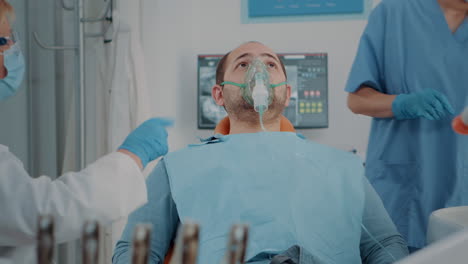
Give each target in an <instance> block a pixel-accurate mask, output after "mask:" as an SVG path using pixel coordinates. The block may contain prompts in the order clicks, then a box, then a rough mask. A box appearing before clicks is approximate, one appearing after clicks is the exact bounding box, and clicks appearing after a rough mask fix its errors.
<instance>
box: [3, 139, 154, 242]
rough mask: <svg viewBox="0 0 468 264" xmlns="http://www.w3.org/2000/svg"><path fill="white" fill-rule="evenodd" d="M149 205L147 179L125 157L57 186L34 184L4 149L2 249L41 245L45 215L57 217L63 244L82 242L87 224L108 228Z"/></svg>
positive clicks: (39, 180) (119, 155) (103, 160)
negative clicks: (39, 233) (39, 235)
mask: <svg viewBox="0 0 468 264" xmlns="http://www.w3.org/2000/svg"><path fill="white" fill-rule="evenodd" d="M0 147H1V146H0ZM146 202H147V193H146V185H145V179H144V176H143V174H142V172H141V170H140V168H139V167H138V166H137V164H136V163H135V161H133V160H132V159H131V158H130V157H129V156H127V155H125V154H122V153H118V152H117V153H112V154H109V155H107V156H105V157H103V158H101V159H99V160H97V161H96V162H95V163H93V164H91V165H89V166H88V167H87V168H86V169H84V170H82V171H81V172H70V173H66V174H64V175H63V176H61V177H59V178H58V179H56V180H54V181H52V180H51V179H50V178H49V177H47V176H41V177H39V178H35V179H34V178H31V177H30V176H29V175H28V173H27V172H26V171H25V169H24V167H23V164H22V163H21V162H20V161H19V160H18V159H17V158H16V157H15V156H14V155H13V154H12V153H10V152H9V151H8V149H5V148H3V149H2V148H0V246H20V245H26V244H30V243H35V236H36V226H37V218H38V215H40V214H50V215H52V216H53V217H54V219H55V237H56V242H57V243H61V242H64V241H69V240H74V239H77V238H79V237H80V235H81V229H82V226H83V223H84V222H85V221H86V220H90V219H95V220H98V221H100V222H101V223H102V224H108V223H110V222H112V221H114V220H118V219H119V218H121V217H123V216H126V215H128V214H129V213H131V212H132V211H133V210H134V209H136V208H138V207H139V206H141V205H143V204H144V203H146Z"/></svg>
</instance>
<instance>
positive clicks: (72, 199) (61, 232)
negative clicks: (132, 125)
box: [0, 0, 171, 263]
mask: <svg viewBox="0 0 468 264" xmlns="http://www.w3.org/2000/svg"><path fill="white" fill-rule="evenodd" d="M13 15H14V14H13V8H12V7H11V5H10V4H9V3H8V2H7V1H6V0H0V101H3V100H5V99H7V98H8V97H10V96H12V95H13V94H15V93H16V91H17V90H18V88H19V87H20V84H21V82H22V79H23V75H24V68H25V62H24V58H23V55H22V53H21V49H20V48H19V46H18V43H15V40H14V38H13V37H12V34H11V28H10V21H11V18H12V16H13ZM169 125H171V122H170V121H168V120H165V119H156V118H155V119H150V120H148V121H146V122H144V123H143V124H142V125H141V126H139V127H138V128H137V129H135V130H134V131H133V132H132V133H130V135H129V136H128V137H127V138H126V140H125V141H124V143H123V144H122V146H120V148H119V150H118V151H117V152H115V153H111V154H109V155H107V156H104V157H102V158H101V159H99V160H97V161H96V162H95V163H93V164H91V165H89V166H88V167H87V168H85V169H84V170H82V171H80V172H70V173H66V174H65V175H62V176H61V177H59V178H58V179H56V180H54V181H53V180H51V179H50V178H49V177H47V176H41V177H39V178H31V177H30V176H29V175H28V173H27V172H26V170H25V169H24V167H23V164H22V163H21V162H20V161H19V159H17V158H16V157H15V156H14V155H13V154H12V153H11V152H9V150H8V147H6V146H4V145H0V263H1V261H2V260H1V258H11V259H13V261H16V260H15V259H17V257H18V255H20V254H19V253H18V252H20V251H21V250H20V249H21V247H23V246H26V247H33V246H34V244H35V242H36V231H37V220H38V216H39V215H40V214H49V215H52V216H53V218H54V220H55V238H56V242H57V243H61V242H66V241H71V240H75V239H77V238H79V237H80V235H81V229H82V226H83V223H84V222H85V221H86V220H89V219H96V220H98V221H100V222H101V223H102V224H109V223H111V222H113V221H115V220H118V219H120V218H121V217H123V216H126V215H128V214H129V213H130V212H132V211H133V210H135V209H136V208H138V207H139V206H141V205H143V204H144V203H146V202H147V196H146V185H145V179H144V176H143V174H142V169H143V168H144V167H145V166H146V164H147V163H148V162H150V161H152V160H154V159H156V158H158V157H160V156H162V155H164V154H166V153H167V150H168V147H167V132H166V127H167V126H169ZM0 129H1V128H0ZM15 263H16V262H15Z"/></svg>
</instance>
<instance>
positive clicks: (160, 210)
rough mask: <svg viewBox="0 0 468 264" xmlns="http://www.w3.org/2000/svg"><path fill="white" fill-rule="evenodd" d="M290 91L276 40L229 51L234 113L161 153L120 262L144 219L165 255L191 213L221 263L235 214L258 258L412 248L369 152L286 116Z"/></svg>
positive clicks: (222, 73)
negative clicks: (376, 180) (368, 165)
mask: <svg viewBox="0 0 468 264" xmlns="http://www.w3.org/2000/svg"><path fill="white" fill-rule="evenodd" d="M290 94H291V87H290V86H289V85H288V84H287V81H286V71H285V69H284V65H283V64H282V62H281V61H280V59H279V58H278V56H277V55H276V53H274V52H273V51H272V50H271V49H270V48H268V47H267V46H265V45H263V44H261V43H258V42H248V43H245V44H243V45H241V46H239V47H238V48H236V49H234V50H233V51H231V52H229V53H228V54H226V55H225V56H224V57H223V59H222V60H221V61H220V63H219V65H218V68H217V74H216V85H214V87H213V88H212V96H213V98H214V100H215V101H216V103H217V104H218V105H221V106H223V107H224V108H225V109H226V111H227V113H228V118H227V119H225V120H223V121H222V122H221V123H220V125H219V126H218V127H217V130H216V132H217V134H216V135H215V136H213V137H211V138H209V139H207V140H205V141H202V142H201V143H200V144H198V145H190V146H188V147H186V148H184V149H182V150H179V151H176V152H172V153H169V154H167V155H166V156H165V157H164V158H163V159H162V160H161V161H160V162H159V164H158V166H157V167H156V168H155V170H154V171H153V173H152V174H151V175H150V176H149V177H148V179H147V186H148V201H149V202H148V203H147V204H146V205H145V206H143V207H142V208H140V209H138V210H136V211H135V212H133V213H132V214H131V215H130V217H129V221H128V223H127V226H126V228H125V230H124V233H123V235H122V238H121V240H120V241H119V242H118V243H117V245H116V248H115V253H114V257H113V263H129V261H130V258H131V240H132V231H133V229H134V227H135V225H136V224H138V223H141V222H147V223H151V224H152V225H153V230H152V232H153V234H152V241H151V253H150V262H151V263H163V261H164V259H165V257H166V254H167V252H168V249H169V247H170V244H171V241H173V239H174V237H175V235H176V230H177V227H178V226H179V225H180V224H181V223H184V221H185V220H187V219H192V220H195V221H197V222H198V223H199V224H200V228H201V229H200V250H199V256H198V263H202V264H209V263H220V261H221V260H222V258H223V256H224V253H225V250H226V245H227V239H228V236H229V230H230V227H231V225H232V224H235V223H246V224H248V225H249V227H250V228H249V230H250V234H249V241H248V249H247V254H246V261H247V262H248V263H258V264H268V263H282V262H278V261H276V262H272V261H274V260H275V258H276V259H277V257H278V256H281V255H283V254H285V252H286V251H287V250H288V249H289V248H291V247H293V246H297V247H299V248H300V256H298V259H299V261H298V262H297V263H304V264H306V263H307V264H308V263H344V264H350V263H379V264H380V263H393V262H395V261H396V260H398V259H401V258H403V257H404V256H406V255H407V254H408V250H407V245H406V242H405V241H404V240H403V238H402V236H401V235H400V234H399V233H398V231H397V230H396V228H395V226H394V224H393V223H392V221H391V220H390V218H389V216H388V214H387V212H386V211H385V209H384V207H383V205H382V202H381V200H380V198H379V197H378V196H377V194H376V193H375V191H374V189H373V188H372V187H371V185H370V184H369V183H368V181H367V179H366V177H365V175H364V169H363V166H362V162H361V161H360V160H359V158H358V157H357V156H355V155H353V154H351V153H347V152H344V151H340V150H337V149H333V148H330V147H327V146H324V145H320V144H317V143H314V142H312V141H309V140H306V139H305V138H304V137H302V136H301V135H299V134H296V133H295V132H294V128H293V127H292V125H291V124H290V123H289V122H288V121H287V120H286V119H285V118H284V117H283V116H282V112H283V110H284V108H285V107H286V106H287V105H288V103H289V98H290ZM297 247H296V248H297ZM288 252H289V251H288ZM284 263H295V262H284Z"/></svg>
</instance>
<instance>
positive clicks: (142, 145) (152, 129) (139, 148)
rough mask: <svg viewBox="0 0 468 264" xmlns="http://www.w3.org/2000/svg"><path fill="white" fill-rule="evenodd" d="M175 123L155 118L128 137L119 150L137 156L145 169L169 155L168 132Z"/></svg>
mask: <svg viewBox="0 0 468 264" xmlns="http://www.w3.org/2000/svg"><path fill="white" fill-rule="evenodd" d="M172 124H173V121H171V120H169V119H163V118H153V119H149V120H147V121H145V122H144V123H143V124H141V125H140V126H139V127H137V128H136V129H135V130H134V131H133V132H132V133H130V135H128V136H127V138H126V139H125V141H124V143H123V144H122V146H120V148H119V149H126V150H128V151H130V152H132V153H133V154H135V155H137V156H138V157H139V158H140V160H141V163H142V165H143V168H144V167H146V165H147V164H148V162H150V161H153V160H155V159H157V158H159V157H160V156H163V155H165V154H166V153H167V150H168V147H167V131H166V127H168V126H171V125H172Z"/></svg>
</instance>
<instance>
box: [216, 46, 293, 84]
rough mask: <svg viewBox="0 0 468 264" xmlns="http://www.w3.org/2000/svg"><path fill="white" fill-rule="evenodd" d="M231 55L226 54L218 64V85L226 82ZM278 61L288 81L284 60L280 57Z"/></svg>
mask: <svg viewBox="0 0 468 264" xmlns="http://www.w3.org/2000/svg"><path fill="white" fill-rule="evenodd" d="M229 54H231V51H230V52H228V53H226V54H225V55H224V56H223V57H222V58H221V60H220V61H219V62H218V66H216V84H219V85H221V83H222V82H224V73H225V72H226V68H225V64H226V60H227V58H228V57H229ZM278 59H279V61H280V64H281V69H282V70H283V73H284V76H285V77H286V80H287V79H288V75H287V74H286V68H285V67H284V63H283V60H281V59H280V58H279V57H278Z"/></svg>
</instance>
